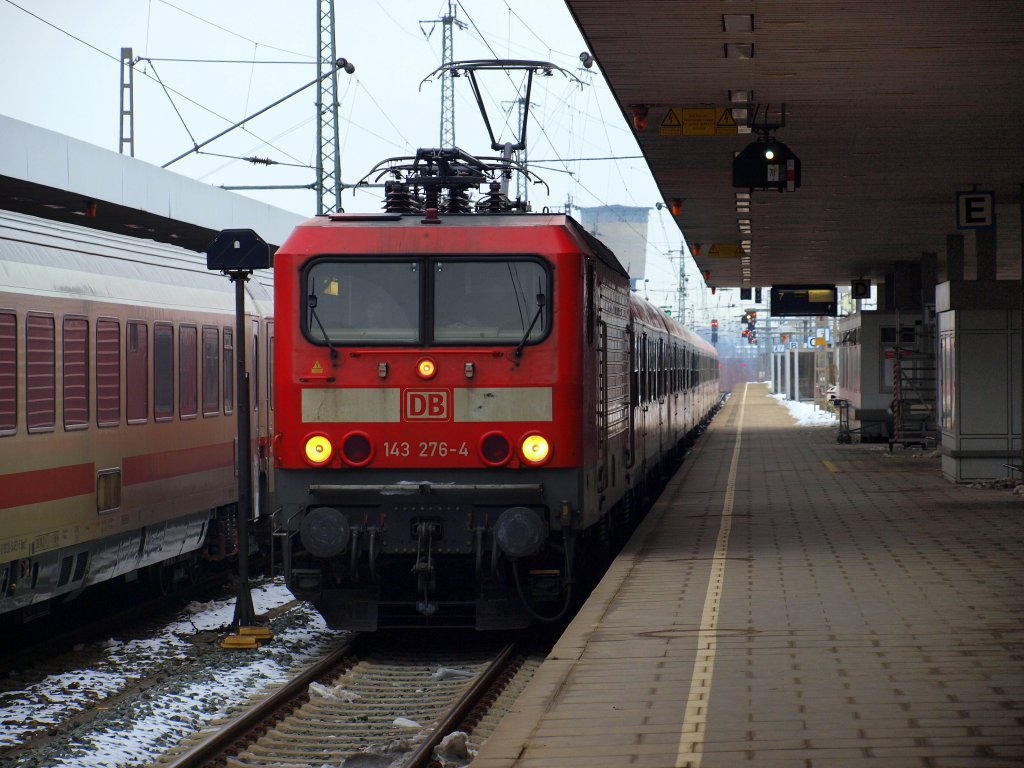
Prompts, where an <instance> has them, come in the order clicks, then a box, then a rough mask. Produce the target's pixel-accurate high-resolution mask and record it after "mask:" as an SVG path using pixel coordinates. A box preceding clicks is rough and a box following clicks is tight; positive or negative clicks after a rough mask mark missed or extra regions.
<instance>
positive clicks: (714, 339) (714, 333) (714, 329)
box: [711, 320, 718, 344]
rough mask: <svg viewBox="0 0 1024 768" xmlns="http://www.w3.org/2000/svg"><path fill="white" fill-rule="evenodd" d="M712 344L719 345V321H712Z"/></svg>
mask: <svg viewBox="0 0 1024 768" xmlns="http://www.w3.org/2000/svg"><path fill="white" fill-rule="evenodd" d="M711 343H712V344H717V343H718V321H717V320H712V321H711Z"/></svg>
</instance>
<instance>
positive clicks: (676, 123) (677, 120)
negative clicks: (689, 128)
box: [661, 109, 683, 128]
mask: <svg viewBox="0 0 1024 768" xmlns="http://www.w3.org/2000/svg"><path fill="white" fill-rule="evenodd" d="M682 125H683V120H682V117H681V116H680V114H679V110H677V109H670V110H669V111H668V114H666V115H665V119H664V120H662V121H661V127H662V128H680V127H682Z"/></svg>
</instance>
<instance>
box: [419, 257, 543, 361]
mask: <svg viewBox="0 0 1024 768" xmlns="http://www.w3.org/2000/svg"><path fill="white" fill-rule="evenodd" d="M433 278H434V279H433V286H434V291H433V306H434V329H433V338H434V341H436V342H438V343H445V344H447V343H480V342H482V341H484V342H497V343H506V344H518V343H519V342H521V341H524V342H525V343H527V344H529V343H531V342H533V343H536V342H537V341H539V340H540V339H542V338H544V337H545V336H546V335H547V333H548V327H549V320H548V317H549V312H550V309H549V307H548V304H549V303H550V302H549V301H548V279H547V273H546V270H545V269H544V267H543V266H542V265H541V264H540V263H538V262H536V261H527V260H515V261H513V260H509V261H495V260H488V261H437V262H435V263H434V269H433Z"/></svg>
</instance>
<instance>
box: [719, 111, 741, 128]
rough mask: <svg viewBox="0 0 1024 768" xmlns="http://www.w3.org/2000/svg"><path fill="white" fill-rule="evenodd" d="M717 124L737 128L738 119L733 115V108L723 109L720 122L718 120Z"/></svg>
mask: <svg viewBox="0 0 1024 768" xmlns="http://www.w3.org/2000/svg"><path fill="white" fill-rule="evenodd" d="M715 125H719V126H722V127H726V126H727V127H729V128H735V127H736V121H735V120H734V119H733V117H732V110H731V109H723V110H722V114H721V115H719V117H718V122H716V123H715Z"/></svg>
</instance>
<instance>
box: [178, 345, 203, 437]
mask: <svg viewBox="0 0 1024 768" xmlns="http://www.w3.org/2000/svg"><path fill="white" fill-rule="evenodd" d="M196 346H197V338H196V327H195V326H194V325H182V326H179V327H178V416H179V417H180V418H182V419H194V418H195V417H196V413H198V411H199V405H198V399H199V397H198V393H197V392H196V354H197V352H198V350H197V349H196Z"/></svg>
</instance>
